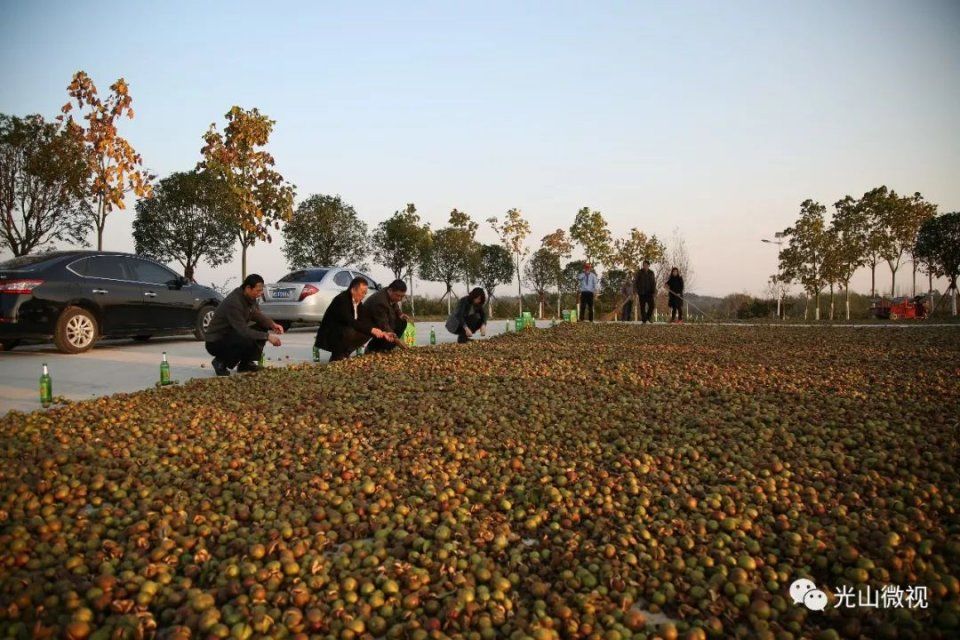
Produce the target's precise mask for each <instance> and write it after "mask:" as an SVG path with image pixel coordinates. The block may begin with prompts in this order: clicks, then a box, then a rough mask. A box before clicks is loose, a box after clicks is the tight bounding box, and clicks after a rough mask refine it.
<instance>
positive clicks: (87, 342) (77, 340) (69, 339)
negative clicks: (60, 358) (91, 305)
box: [53, 307, 99, 353]
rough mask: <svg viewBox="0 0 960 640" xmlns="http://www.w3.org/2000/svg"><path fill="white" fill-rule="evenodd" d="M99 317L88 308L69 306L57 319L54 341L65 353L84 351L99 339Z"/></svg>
mask: <svg viewBox="0 0 960 640" xmlns="http://www.w3.org/2000/svg"><path fill="white" fill-rule="evenodd" d="M98 333H99V327H98V326H97V319H96V318H94V317H93V314H92V313H90V312H89V311H87V310H86V309H81V308H80V307H67V308H66V309H65V310H64V311H63V313H61V314H60V318H59V319H58V320H57V328H56V330H55V331H54V334H53V343H54V344H55V345H56V347H57V349H59V350H60V351H62V352H63V353H83V352H84V351H87V350H89V349H90V348H92V347H93V345H94V343H95V342H96V341H97V334H98Z"/></svg>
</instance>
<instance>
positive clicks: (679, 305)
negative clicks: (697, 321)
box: [666, 267, 683, 323]
mask: <svg viewBox="0 0 960 640" xmlns="http://www.w3.org/2000/svg"><path fill="white" fill-rule="evenodd" d="M666 288H667V291H669V292H670V293H669V297H668V298H667V304H668V305H669V306H670V322H677V323H682V322H683V276H681V275H680V270H679V269H677V268H676V267H674V268H672V269H671V270H670V277H669V278H667V284H666Z"/></svg>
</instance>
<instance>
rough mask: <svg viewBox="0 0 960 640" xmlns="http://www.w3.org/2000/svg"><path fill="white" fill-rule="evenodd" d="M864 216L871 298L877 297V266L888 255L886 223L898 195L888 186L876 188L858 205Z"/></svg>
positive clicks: (864, 256) (858, 202)
mask: <svg viewBox="0 0 960 640" xmlns="http://www.w3.org/2000/svg"><path fill="white" fill-rule="evenodd" d="M856 206H857V208H858V209H859V210H860V215H862V216H863V220H864V225H865V229H866V236H865V238H866V241H865V244H864V253H863V262H864V264H865V265H866V266H867V267H869V268H870V297H871V298H874V297H876V295H877V265H879V264H880V263H881V262H883V260H884V254H886V253H887V246H888V244H889V236H888V233H887V227H886V223H885V221H886V220H887V219H889V218H890V217H892V216H893V215H894V214H893V212H892V210H893V209H895V208H896V206H897V194H896V193H894V192H892V191H890V190H889V189H887V187H886V186H881V187H876V188H875V189H871V190H870V191H867V192H866V193H864V194H863V195H862V196H861V197H860V199H859V200H858V201H857V204H856Z"/></svg>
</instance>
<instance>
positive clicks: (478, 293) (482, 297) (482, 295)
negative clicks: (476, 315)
mask: <svg viewBox="0 0 960 640" xmlns="http://www.w3.org/2000/svg"><path fill="white" fill-rule="evenodd" d="M469 296H470V302H472V303H473V304H474V306H477V307H482V306H483V305H484V303H485V302H486V301H487V292H486V291H484V290H483V289H482V288H481V287H475V288H474V289H473V291H471V292H470V293H469Z"/></svg>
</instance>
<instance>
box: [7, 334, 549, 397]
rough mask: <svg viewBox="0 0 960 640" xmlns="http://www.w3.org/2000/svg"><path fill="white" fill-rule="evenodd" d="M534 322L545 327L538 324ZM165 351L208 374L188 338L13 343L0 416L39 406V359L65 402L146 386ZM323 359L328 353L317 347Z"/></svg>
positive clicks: (181, 364) (282, 357) (182, 372)
mask: <svg viewBox="0 0 960 640" xmlns="http://www.w3.org/2000/svg"><path fill="white" fill-rule="evenodd" d="M505 324H506V320H504V319H501V320H491V321H490V323H489V325H488V327H487V335H488V336H493V335H497V334H498V333H503V331H504V329H505ZM539 326H549V321H548V322H545V323H544V322H540V323H539ZM431 328H432V329H434V330H435V331H436V335H437V342H438V343H446V342H456V339H457V337H456V336H454V335H451V334H450V333H448V332H447V331H446V329H444V328H443V323H441V322H418V323H417V344H419V345H425V344H430V329H431ZM315 333H316V327H294V328H293V329H292V330H291V331H290V332H289V333H287V334H286V335H284V336H283V338H282V340H283V345H282V346H280V347H279V348H275V347H272V346H270V345H267V348H266V350H265V351H264V355H265V356H266V357H267V358H268V362H267V364H268V365H271V366H285V365H288V364H294V363H302V362H309V361H311V360H312V357H313V337H314V334H315ZM164 351H166V352H167V359H168V360H169V362H170V375H171V378H173V379H174V380H179V381H180V382H185V381H186V380H188V379H190V378H203V377H213V376H214V373H213V369H212V368H211V367H210V360H211V358H210V356H209V355H208V354H207V351H206V349H204V348H203V343H201V342H197V341H196V340H194V339H193V336H183V337H175V338H154V339H152V340H150V342H146V343H140V342H134V341H132V340H105V341H103V342H100V343H98V344H97V346H96V347H94V348H93V349H92V350H90V351H87V352H86V353H81V354H78V355H65V354H62V353H60V352H58V351H57V350H56V348H54V346H53V345H52V344H45V345H32V346H22V347H18V348H16V349H15V350H13V351H10V352H0V414H4V413H6V412H7V411H10V410H11V409H17V410H20V411H32V410H34V409H38V408H40V391H39V379H40V371H41V369H42V365H43V363H46V364H47V366H48V367H49V370H50V377H51V378H52V380H53V394H54V395H55V396H63V397H65V398H69V399H71V400H85V399H89V398H96V397H99V396H106V395H110V394H113V393H118V392H130V391H137V390H139V389H147V388H149V387H152V386H153V385H154V384H155V383H156V382H157V380H159V378H160V360H161V354H162V352H164ZM320 353H321V358H322V359H323V361H324V362H325V361H326V360H327V359H328V358H329V356H330V354H329V353H327V352H325V351H321V352H320Z"/></svg>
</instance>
